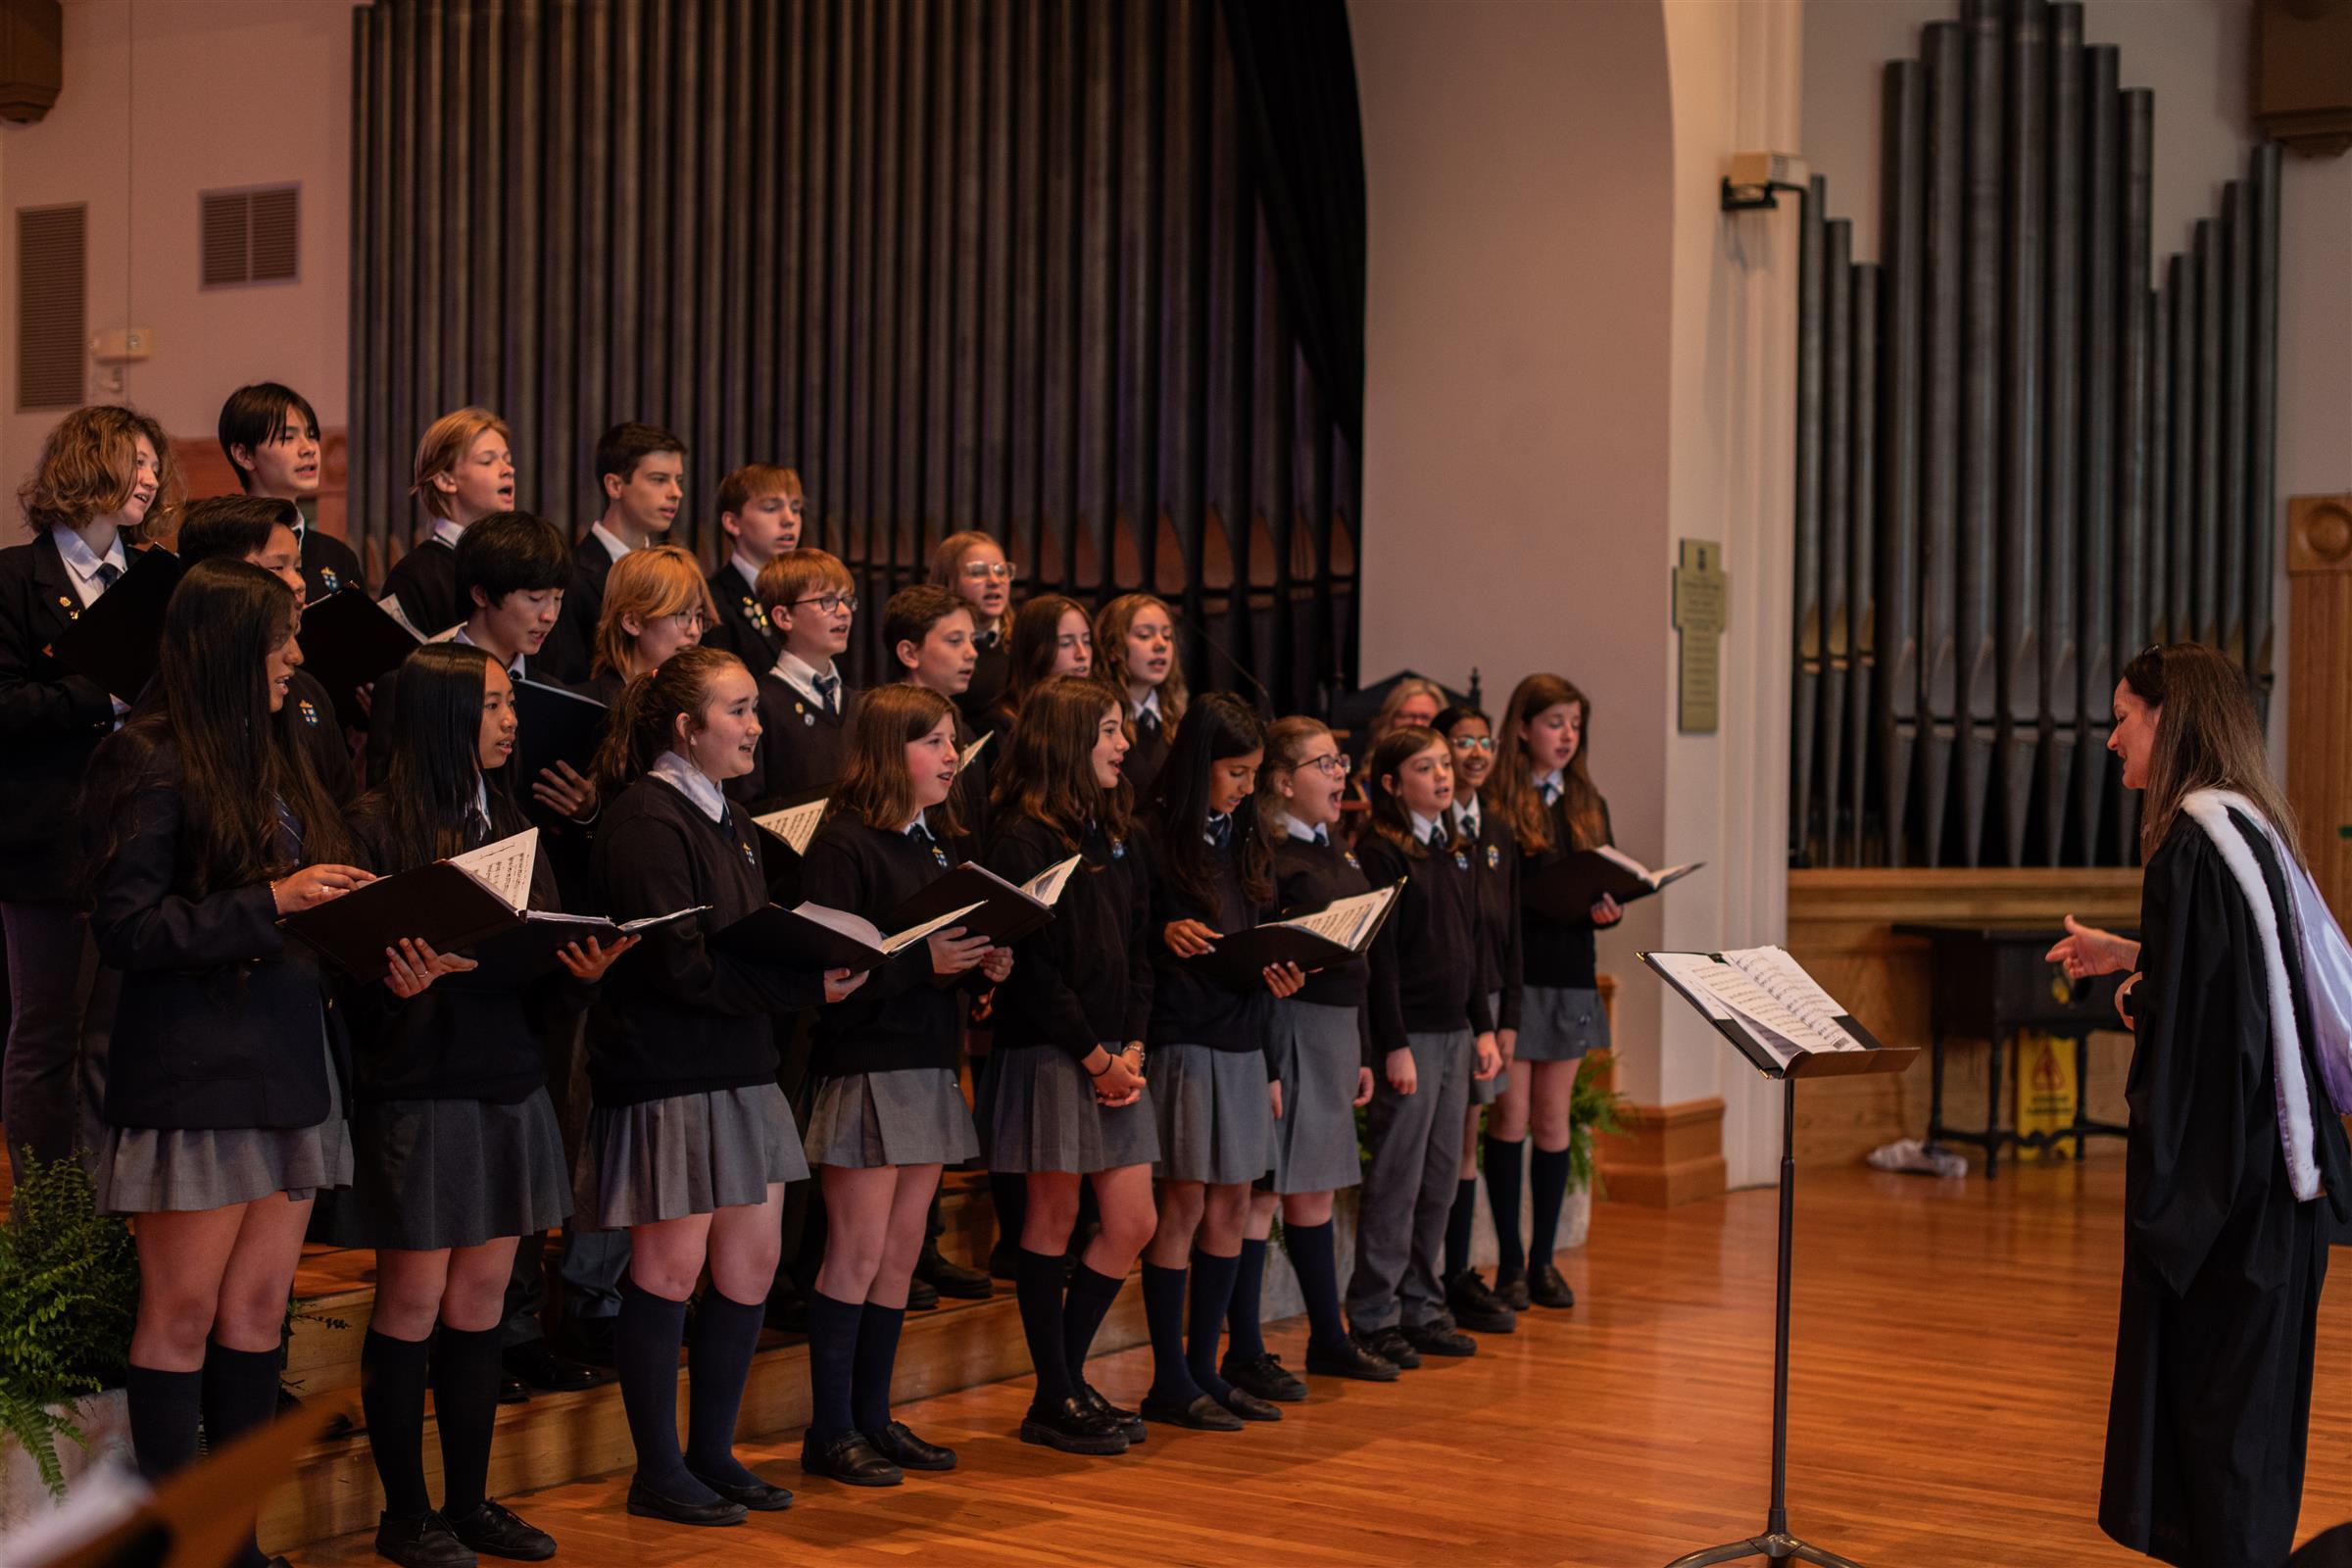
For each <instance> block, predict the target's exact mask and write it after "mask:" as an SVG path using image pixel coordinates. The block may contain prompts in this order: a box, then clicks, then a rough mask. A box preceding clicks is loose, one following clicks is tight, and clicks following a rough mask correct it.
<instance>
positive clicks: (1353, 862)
mask: <svg viewBox="0 0 2352 1568" xmlns="http://www.w3.org/2000/svg"><path fill="white" fill-rule="evenodd" d="M1340 858H1341V859H1343V860H1346V861H1347V862H1348V867H1349V869H1351V870H1356V871H1361V870H1362V869H1363V865H1362V863H1361V862H1359V861H1358V860H1357V859H1356V858H1355V852H1354V851H1353V850H1342V851H1341V852H1340Z"/></svg>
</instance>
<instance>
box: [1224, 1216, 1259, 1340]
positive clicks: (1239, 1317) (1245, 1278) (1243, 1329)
mask: <svg viewBox="0 0 2352 1568" xmlns="http://www.w3.org/2000/svg"><path fill="white" fill-rule="evenodd" d="M1238 1261H1239V1263H1240V1266H1239V1267H1238V1268H1236V1269H1235V1270H1234V1275H1233V1304H1232V1305H1231V1306H1229V1307H1227V1308H1226V1309H1225V1328H1226V1331H1227V1332H1228V1333H1229V1334H1231V1335H1232V1336H1233V1342H1232V1354H1233V1357H1234V1359H1235V1360H1237V1361H1248V1360H1254V1359H1255V1358H1256V1357H1258V1356H1261V1355H1263V1354H1265V1353H1266V1336H1265V1332H1264V1328H1263V1325H1262V1324H1261V1322H1260V1320H1259V1316H1258V1308H1259V1307H1260V1306H1261V1305H1262V1304H1263V1301H1264V1297H1265V1294H1266V1244H1265V1242H1264V1241H1262V1240H1260V1241H1254V1242H1253V1241H1250V1240H1249V1239H1248V1238H1244V1239H1243V1242H1242V1255H1241V1257H1240V1259H1239V1260H1238Z"/></svg>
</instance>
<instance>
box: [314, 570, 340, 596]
mask: <svg viewBox="0 0 2352 1568" xmlns="http://www.w3.org/2000/svg"><path fill="white" fill-rule="evenodd" d="M319 587H321V588H324V589H325V590H326V591H327V592H328V593H330V594H334V593H341V592H342V591H343V579H342V577H341V576H340V575H339V574H337V572H336V571H335V568H334V567H332V566H320V567H319Z"/></svg>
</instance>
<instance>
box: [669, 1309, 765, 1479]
mask: <svg viewBox="0 0 2352 1568" xmlns="http://www.w3.org/2000/svg"><path fill="white" fill-rule="evenodd" d="M766 1320H767V1303H766V1302H765V1301H763V1300H762V1301H751V1302H744V1301H738V1300H735V1299H731V1298H729V1297H726V1296H722V1295H720V1294H719V1290H718V1287H717V1286H716V1285H715V1284H713V1285H712V1286H711V1289H710V1290H708V1291H705V1292H704V1293H703V1304H702V1305H701V1306H700V1307H698V1308H696V1310H695V1314H694V1346H693V1348H691V1349H689V1350H688V1351H687V1352H686V1465H687V1468H688V1469H690V1470H692V1471H693V1472H694V1473H695V1474H696V1475H698V1476H701V1477H704V1478H706V1479H708V1480H711V1481H724V1482H726V1483H728V1484H729V1485H730V1486H737V1487H749V1486H757V1485H759V1483H760V1478H759V1477H758V1476H756V1475H754V1474H752V1472H751V1471H749V1470H747V1469H745V1468H744V1466H743V1464H742V1463H741V1462H740V1461H738V1460H737V1459H736V1457H735V1417H736V1415H737V1414H738V1413H739V1412H740V1411H741V1410H742V1409H743V1389H744V1385H745V1384H746V1383H749V1382H750V1381H751V1377H752V1355H753V1352H754V1351H756V1350H758V1349H759V1348H760V1326H761V1325H762V1324H764V1323H765V1322H766Z"/></svg>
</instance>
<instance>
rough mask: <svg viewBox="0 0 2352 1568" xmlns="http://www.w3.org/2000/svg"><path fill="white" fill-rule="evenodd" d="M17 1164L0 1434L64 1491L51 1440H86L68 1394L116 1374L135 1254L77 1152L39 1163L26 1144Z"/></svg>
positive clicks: (1, 1244) (4, 1274)
mask: <svg viewBox="0 0 2352 1568" xmlns="http://www.w3.org/2000/svg"><path fill="white" fill-rule="evenodd" d="M21 1168H22V1170H23V1179H22V1180H20V1181H19V1182H18V1184H17V1190H16V1200H15V1205H14V1211H13V1212H12V1214H11V1215H10V1217H9V1219H8V1221H7V1223H6V1224H0V1433H5V1434H6V1435H7V1436H8V1437H10V1438H12V1439H14V1440H15V1441H16V1442H17V1443H18V1444H19V1445H20V1446H23V1448H24V1449H25V1452H26V1453H29V1454H31V1455H32V1461H33V1464H34V1466H35V1467H36V1468H37V1469H38V1470H39V1471H40V1476H41V1484H42V1485H43V1486H45V1487H47V1488H48V1489H49V1491H50V1492H51V1493H52V1494H53V1495H58V1496H63V1495H65V1490H66V1484H65V1473H64V1470H63V1469H62V1467H61V1466H60V1465H59V1463H58V1457H57V1440H58V1438H59V1437H60V1436H64V1437H67V1438H71V1439H73V1442H75V1443H77V1444H80V1445H81V1446H83V1447H85V1448H86V1447H88V1446H89V1444H88V1441H87V1440H86V1439H85V1438H83V1436H82V1434H81V1429H80V1428H79V1427H78V1426H76V1425H74V1423H73V1418H72V1416H71V1414H70V1412H71V1411H72V1409H73V1403H74V1401H75V1400H77V1399H79V1398H81V1397H84V1396H86V1395H91V1394H96V1393H98V1392H99V1391H100V1390H101V1389H105V1388H111V1387H117V1386H120V1385H121V1383H122V1381H123V1374H124V1370H125V1368H126V1367H127V1365H128V1362H129V1357H130V1331H131V1327H132V1325H133V1323H134V1322H135V1321H136V1320H137V1317H138V1310H139V1260H138V1253H137V1251H136V1250H135V1249H134V1248H133V1246H132V1244H131V1239H130V1229H129V1227H128V1226H126V1225H124V1224H123V1221H121V1220H120V1219H117V1218H115V1217H114V1216H112V1215H108V1214H101V1213H99V1212H98V1201H97V1195H96V1194H95V1193H94V1192H93V1191H92V1190H91V1187H90V1178H89V1175H88V1173H87V1172H85V1171H84V1170H83V1169H82V1167H81V1162H80V1161H79V1160H77V1159H73V1158H71V1157H68V1158H64V1159H58V1160H52V1161H49V1162H47V1163H45V1164H44V1163H41V1162H39V1161H37V1160H35V1159H34V1158H33V1156H32V1152H31V1151H30V1150H29V1149H28V1150H26V1151H25V1155H24V1161H23V1164H22V1167H21ZM61 1412H65V1413H61Z"/></svg>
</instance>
